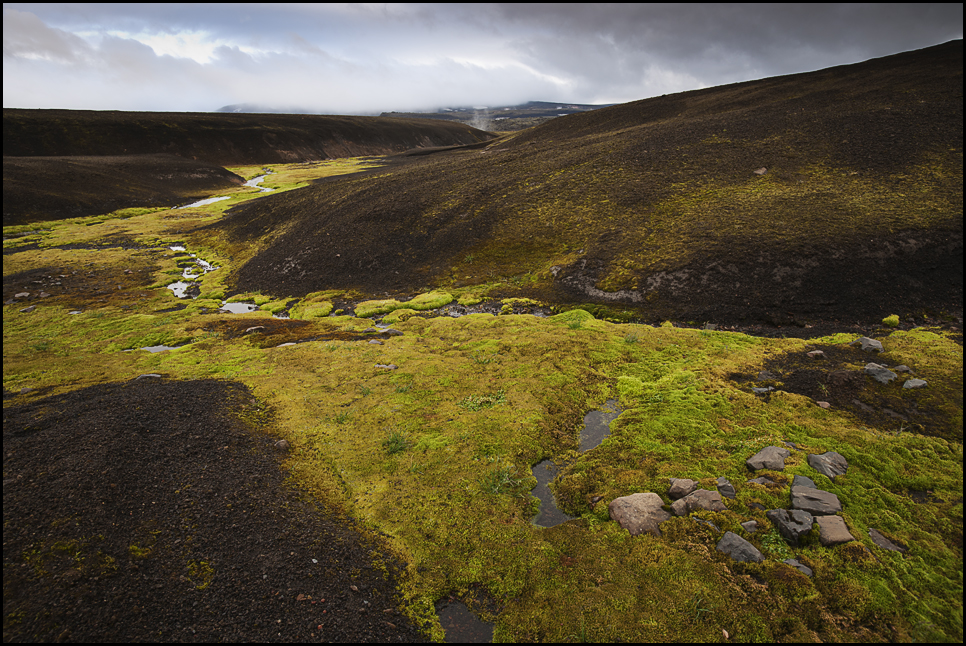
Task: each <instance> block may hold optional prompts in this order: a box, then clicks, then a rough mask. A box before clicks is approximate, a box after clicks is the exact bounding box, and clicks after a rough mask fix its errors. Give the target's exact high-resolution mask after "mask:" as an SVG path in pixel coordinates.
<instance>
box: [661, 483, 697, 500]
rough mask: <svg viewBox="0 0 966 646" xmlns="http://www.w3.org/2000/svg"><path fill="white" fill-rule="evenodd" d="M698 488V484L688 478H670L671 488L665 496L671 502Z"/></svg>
mask: <svg viewBox="0 0 966 646" xmlns="http://www.w3.org/2000/svg"><path fill="white" fill-rule="evenodd" d="M697 488H698V483H697V482H695V481H694V480H690V479H688V478H671V488H670V489H668V490H667V495H668V496H669V497H670V498H671V499H672V500H677V499H678V498H684V497H685V496H687V495H688V494H689V493H691V492H692V491H694V490H695V489H697Z"/></svg>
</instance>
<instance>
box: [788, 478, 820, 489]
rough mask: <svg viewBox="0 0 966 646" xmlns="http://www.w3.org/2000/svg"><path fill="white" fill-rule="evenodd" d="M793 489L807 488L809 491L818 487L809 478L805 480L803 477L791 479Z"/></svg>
mask: <svg viewBox="0 0 966 646" xmlns="http://www.w3.org/2000/svg"><path fill="white" fill-rule="evenodd" d="M792 486H793V487H808V488H809V489H818V485H817V484H815V481H814V480H812V479H811V478H806V477H805V476H795V477H794V478H793V479H792Z"/></svg>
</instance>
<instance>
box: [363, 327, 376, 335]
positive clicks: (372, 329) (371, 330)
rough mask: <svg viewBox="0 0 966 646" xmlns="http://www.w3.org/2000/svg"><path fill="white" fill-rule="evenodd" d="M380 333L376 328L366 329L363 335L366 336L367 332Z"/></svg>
mask: <svg viewBox="0 0 966 646" xmlns="http://www.w3.org/2000/svg"><path fill="white" fill-rule="evenodd" d="M378 331H379V328H375V327H367V328H366V329H364V330H363V331H362V333H363V334H365V333H366V332H378Z"/></svg>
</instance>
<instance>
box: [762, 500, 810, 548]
mask: <svg viewBox="0 0 966 646" xmlns="http://www.w3.org/2000/svg"><path fill="white" fill-rule="evenodd" d="M765 516H766V517H767V518H768V520H770V521H771V522H772V524H773V525H774V526H775V527H777V528H778V533H779V534H781V535H782V538H784V539H785V541H786V542H787V543H788V544H789V545H795V546H797V545H798V544H799V540H800V539H801V537H802V536H804V535H805V534H808V533H809V532H810V531H812V522H813V518H812V515H811V514H810V513H808V512H807V511H801V510H798V509H794V510H792V511H788V510H787V509H769V510H768V511H767V512H765Z"/></svg>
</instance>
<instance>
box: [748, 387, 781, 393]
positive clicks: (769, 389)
mask: <svg viewBox="0 0 966 646" xmlns="http://www.w3.org/2000/svg"><path fill="white" fill-rule="evenodd" d="M773 390H775V389H774V388H773V387H772V386H768V387H767V388H752V389H751V392H753V393H755V394H756V395H764V394H765V393H770V392H771V391H773Z"/></svg>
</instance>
